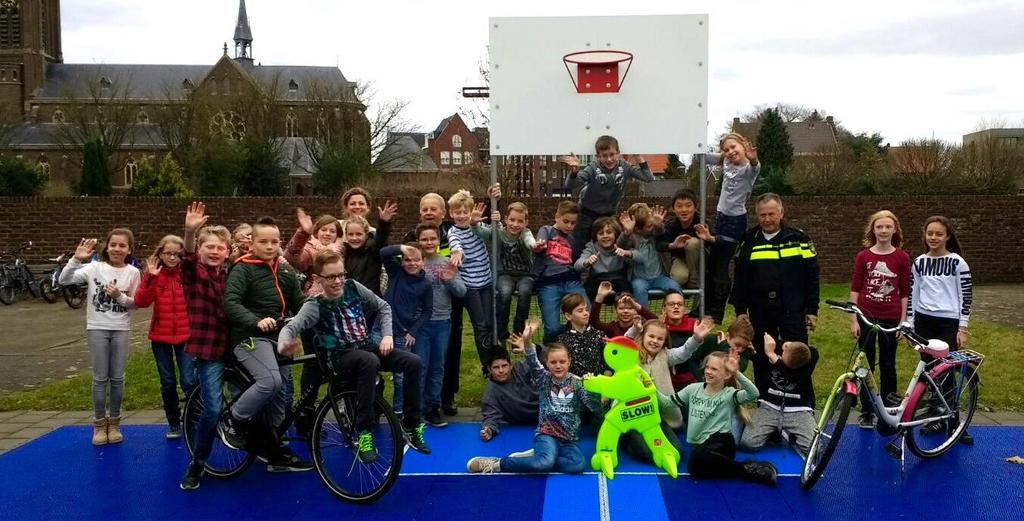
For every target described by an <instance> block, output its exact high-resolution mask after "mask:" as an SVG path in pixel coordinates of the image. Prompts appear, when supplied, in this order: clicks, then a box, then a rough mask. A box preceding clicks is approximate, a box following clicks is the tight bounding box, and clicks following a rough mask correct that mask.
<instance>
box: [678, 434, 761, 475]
mask: <svg viewBox="0 0 1024 521" xmlns="http://www.w3.org/2000/svg"><path fill="white" fill-rule="evenodd" d="M686 468H687V470H688V471H689V472H690V476H693V478H694V479H740V480H745V481H752V479H751V477H750V475H749V473H748V472H747V470H746V469H745V468H744V467H743V463H740V462H738V461H736V440H735V439H733V437H732V434H731V433H728V432H719V433H715V434H712V435H711V436H709V437H708V439H706V440H704V443H701V444H700V445H697V446H696V447H694V449H693V452H692V453H691V454H690V460H689V461H688V462H687V463H686Z"/></svg>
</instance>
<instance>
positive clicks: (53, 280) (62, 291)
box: [39, 251, 89, 309]
mask: <svg viewBox="0 0 1024 521" xmlns="http://www.w3.org/2000/svg"><path fill="white" fill-rule="evenodd" d="M74 254H75V252H73V251H68V252H64V253H62V254H60V255H58V256H56V257H53V258H52V259H48V260H49V261H50V262H53V263H56V264H57V265H56V266H54V267H53V268H52V269H50V270H49V271H47V272H46V273H43V276H42V277H40V278H39V291H40V292H41V293H42V296H43V300H45V301H47V302H49V303H51V304H53V303H54V302H57V298H58V296H62V297H64V302H66V303H67V305H68V307H70V308H71V309H78V308H80V307H82V304H84V303H85V294H86V293H87V291H88V287H89V286H88V285H87V284H71V285H67V286H63V285H61V284H60V272H61V271H63V270H64V266H66V265H67V263H68V261H69V260H70V259H71V257H72V256H74Z"/></svg>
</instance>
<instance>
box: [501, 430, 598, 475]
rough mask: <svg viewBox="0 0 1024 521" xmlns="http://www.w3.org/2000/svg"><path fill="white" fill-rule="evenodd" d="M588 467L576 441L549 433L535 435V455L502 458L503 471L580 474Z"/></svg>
mask: <svg viewBox="0 0 1024 521" xmlns="http://www.w3.org/2000/svg"><path fill="white" fill-rule="evenodd" d="M585 468H586V462H585V461H584V459H583V453H582V452H581V451H580V448H579V447H578V446H577V445H576V442H575V441H562V440H559V439H557V438H553V437H551V436H548V435H547V434H537V435H536V436H534V437H533V456H529V457H526V458H509V457H505V458H501V471H502V472H564V473H566V474H579V473H581V472H583V470H584V469H585Z"/></svg>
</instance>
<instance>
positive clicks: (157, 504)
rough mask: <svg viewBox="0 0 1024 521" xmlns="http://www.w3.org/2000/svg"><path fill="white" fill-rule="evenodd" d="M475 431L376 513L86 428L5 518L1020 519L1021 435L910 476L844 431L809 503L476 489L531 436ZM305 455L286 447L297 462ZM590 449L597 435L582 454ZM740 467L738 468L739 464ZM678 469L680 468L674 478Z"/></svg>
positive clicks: (775, 453)
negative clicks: (213, 472) (478, 469)
mask: <svg viewBox="0 0 1024 521" xmlns="http://www.w3.org/2000/svg"><path fill="white" fill-rule="evenodd" d="M477 429H478V426H477V425H474V424H453V425H451V426H449V427H448V428H446V429H430V430H429V431H428V441H429V442H430V444H431V446H432V447H433V449H434V454H433V455H431V456H423V455H420V454H416V453H412V452H409V453H407V457H406V460H405V464H404V465H403V468H402V471H403V476H402V477H400V478H399V479H398V482H397V483H396V485H395V486H394V488H392V489H391V491H390V492H389V493H388V494H387V495H386V496H385V497H384V498H382V499H381V500H380V501H379V502H377V503H375V504H373V505H369V506H361V507H360V506H354V505H348V504H346V503H342V502H340V501H338V500H336V499H334V498H333V496H331V495H330V494H329V493H328V492H327V490H326V489H325V488H324V487H323V486H322V485H321V483H320V481H319V479H318V478H317V477H316V474H315V473H313V472H306V473H299V474H284V475H282V474H269V473H267V472H266V471H265V469H264V468H263V466H262V465H260V464H259V463H257V464H255V465H253V467H252V468H251V469H250V470H249V471H247V472H246V473H245V474H243V475H242V476H240V477H239V478H237V479H235V480H231V481H219V480H214V479H205V480H204V481H203V483H202V488H200V489H199V490H198V491H195V492H190V493H185V492H182V491H181V490H179V489H178V481H179V479H180V478H181V475H182V473H183V472H184V469H185V465H186V463H187V459H188V456H187V453H186V452H185V449H184V446H183V444H182V443H181V442H180V441H167V440H164V439H163V433H164V429H163V428H162V427H159V426H129V427H126V428H125V434H126V440H127V441H126V442H125V443H123V444H121V445H116V446H106V447H99V448H96V447H92V446H91V445H89V428H88V427H63V428H61V429H58V430H56V431H54V432H52V433H50V434H47V435H46V436H43V437H42V438H39V439H38V440H35V441H33V442H31V443H29V444H27V445H24V446H22V447H19V448H17V449H15V450H13V451H10V452H8V453H6V454H4V455H2V456H0V476H2V477H0V505H2V506H0V519H3V520H8V519H10V520H22V519H27V520H31V519H60V520H61V521H67V520H74V519H101V518H104V517H106V518H111V519H173V520H176V521H180V520H181V519H247V518H256V519H292V518H308V517H307V516H318V517H325V516H326V517H329V518H331V519H356V518H357V517H358V518H360V519H375V520H376V519H380V520H385V519H424V520H426V519H442V520H444V521H461V520H471V519H473V520H476V519H487V520H488V521H491V520H503V519H510V520H513V519H514V520H541V519H543V520H558V521H562V520H567V519H602V513H603V514H604V518H605V519H628V520H634V519H635V520H644V521H648V520H650V521H661V520H673V521H676V520H678V521H683V520H686V521H692V520H695V519H707V520H718V519H722V520H727V519H735V520H737V521H749V520H754V519H773V520H784V521H795V520H799V519H834V518H839V517H842V518H845V519H871V520H875V521H877V520H888V519H927V520H929V521H935V520H940V519H957V520H973V519H1024V466H1021V465H1013V464H1009V463H1006V462H1005V459H1006V458H1007V457H1009V456H1014V455H1018V454H1021V455H1024V443H1022V442H1024V428H1014V427H974V428H972V429H971V432H972V433H973V434H974V437H975V439H976V445H975V446H973V447H962V446H961V447H956V448H954V449H953V450H952V451H951V452H950V453H948V454H946V455H945V456H942V457H940V458H938V459H934V460H928V461H922V460H918V459H916V458H915V457H913V456H910V455H908V464H907V473H906V476H905V477H904V478H902V479H901V478H900V474H899V464H898V462H897V461H895V460H893V459H891V458H889V457H888V456H887V455H886V454H885V451H884V450H883V446H884V441H883V440H882V439H881V438H879V437H878V436H877V435H876V434H874V433H873V432H871V431H862V430H860V429H855V428H853V429H847V430H846V431H845V432H844V434H843V439H842V443H841V444H840V447H839V450H838V451H837V453H836V455H835V456H834V458H833V461H832V463H831V464H830V466H829V467H828V472H827V473H826V475H825V476H824V477H822V479H821V481H820V482H819V483H818V485H817V486H816V487H815V488H814V490H812V491H810V492H804V491H802V490H800V485H799V479H798V478H796V477H782V478H780V480H779V486H778V488H769V487H765V486H759V485H752V484H745V483H733V482H696V481H694V480H692V479H690V478H687V477H680V478H679V479H671V478H669V477H667V476H665V475H663V474H659V473H658V469H655V468H653V467H651V466H648V465H642V464H640V463H637V462H634V461H631V460H630V459H629V458H628V456H625V455H624V454H623V455H622V456H621V458H620V465H619V468H618V471H619V472H620V474H618V475H617V476H616V477H615V479H614V480H611V481H606V480H604V479H602V478H601V477H600V476H598V475H597V474H596V473H588V474H585V475H583V476H566V475H554V476H512V475H498V476H474V475H467V474H466V472H465V462H466V460H467V459H468V458H469V457H470V456H473V455H494V456H498V455H502V454H506V453H508V452H510V451H514V450H522V449H526V448H528V447H529V446H530V444H531V442H530V440H531V437H532V429H528V428H508V429H505V430H503V431H502V433H501V435H500V436H498V437H497V438H496V439H495V440H494V441H492V442H489V443H486V444H485V443H483V442H481V441H480V440H479V438H478V437H477ZM302 445H303V444H302V443H301V442H295V443H293V447H294V448H295V449H296V450H298V451H299V452H305V451H304V450H303V449H304V447H303V446H302ZM582 446H583V450H584V454H585V455H587V456H589V453H590V452H591V451H592V450H593V436H592V434H590V436H588V437H587V438H585V439H584V441H583V442H582ZM745 457H748V455H741V456H740V459H743V458H745ZM757 458H758V459H768V460H771V461H773V462H774V463H775V464H776V465H777V466H778V467H779V469H780V471H781V472H782V473H783V474H796V473H798V472H799V466H800V460H799V458H798V457H797V456H796V455H795V454H794V453H792V451H790V450H789V449H788V448H783V447H774V448H771V449H769V450H768V451H765V452H762V453H760V454H758V455H757ZM681 468H682V469H685V466H682V467H681Z"/></svg>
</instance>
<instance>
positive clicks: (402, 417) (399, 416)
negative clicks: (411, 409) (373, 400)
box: [395, 411, 405, 421]
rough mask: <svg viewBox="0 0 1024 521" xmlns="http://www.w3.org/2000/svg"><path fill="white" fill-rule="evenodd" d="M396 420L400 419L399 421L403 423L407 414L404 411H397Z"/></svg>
mask: <svg viewBox="0 0 1024 521" xmlns="http://www.w3.org/2000/svg"><path fill="white" fill-rule="evenodd" d="M395 418H398V421H402V420H403V419H405V414H403V413H402V411H395Z"/></svg>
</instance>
